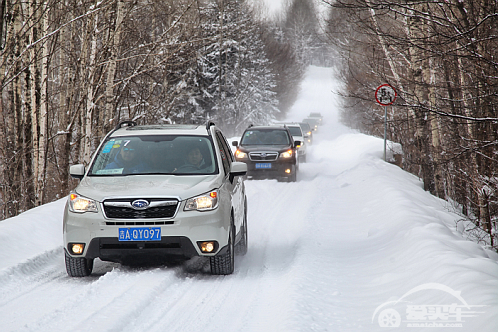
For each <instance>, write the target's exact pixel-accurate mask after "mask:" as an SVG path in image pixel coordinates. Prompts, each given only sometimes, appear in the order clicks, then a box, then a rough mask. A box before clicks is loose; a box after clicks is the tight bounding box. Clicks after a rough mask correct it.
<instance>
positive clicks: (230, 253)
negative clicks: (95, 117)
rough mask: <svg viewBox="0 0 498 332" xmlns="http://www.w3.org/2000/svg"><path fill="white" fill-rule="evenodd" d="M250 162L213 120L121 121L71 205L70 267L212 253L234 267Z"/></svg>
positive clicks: (76, 173)
mask: <svg viewBox="0 0 498 332" xmlns="http://www.w3.org/2000/svg"><path fill="white" fill-rule="evenodd" d="M246 172H247V166H246V164H245V163H243V162H237V161H235V159H234V157H233V154H232V152H231V149H230V147H229V145H228V144H227V140H226V138H225V137H224V135H223V134H222V132H221V131H220V130H219V129H218V128H217V127H216V126H215V125H214V124H213V123H212V122H208V123H207V124H206V126H199V125H148V126H137V125H136V124H135V123H134V122H131V121H127V122H124V123H121V124H120V125H118V127H117V128H116V129H115V130H113V131H111V132H110V133H109V134H108V135H107V136H106V137H105V139H104V140H103V142H102V143H101V144H100V146H99V148H98V150H97V152H96V153H95V155H94V156H93V158H92V161H91V163H90V166H89V167H88V169H86V168H85V166H84V165H74V166H71V168H70V174H71V176H73V177H75V178H79V179H81V181H80V183H79V185H78V186H77V187H76V189H75V190H74V191H73V192H72V193H71V194H70V195H69V197H68V201H67V204H66V208H65V210H64V221H63V222H64V227H63V231H64V249H65V261H66V270H67V273H68V274H69V275H70V276H71V277H84V276H88V275H90V274H91V273H92V269H93V261H94V259H95V258H100V259H101V260H103V261H112V262H118V263H127V262H137V261H138V262H142V261H145V260H146V261H149V260H150V259H153V260H157V259H159V260H164V259H170V258H182V259H188V258H191V257H194V256H207V257H209V260H210V267H211V273H212V274H221V275H225V274H231V273H232V272H233V270H234V254H235V252H237V253H240V254H245V253H246V252H247V198H246V194H245V187H244V182H243V176H244V175H245V174H246Z"/></svg>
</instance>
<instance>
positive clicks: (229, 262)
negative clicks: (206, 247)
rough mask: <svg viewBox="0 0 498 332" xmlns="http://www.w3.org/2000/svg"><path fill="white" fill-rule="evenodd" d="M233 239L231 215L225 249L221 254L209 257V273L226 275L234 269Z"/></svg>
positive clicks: (233, 229) (233, 230)
mask: <svg viewBox="0 0 498 332" xmlns="http://www.w3.org/2000/svg"><path fill="white" fill-rule="evenodd" d="M234 241H235V227H234V225H233V216H231V217H230V235H229V236H228V244H227V247H228V248H227V251H226V253H224V254H223V255H217V256H212V257H209V263H210V265H211V274H214V275H227V274H232V273H233V270H234Z"/></svg>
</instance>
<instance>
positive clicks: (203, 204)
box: [184, 190, 218, 211]
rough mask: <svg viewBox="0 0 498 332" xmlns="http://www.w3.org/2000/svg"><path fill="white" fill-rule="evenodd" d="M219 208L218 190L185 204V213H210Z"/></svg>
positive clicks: (189, 200)
mask: <svg viewBox="0 0 498 332" xmlns="http://www.w3.org/2000/svg"><path fill="white" fill-rule="evenodd" d="M217 207H218V190H213V191H211V192H209V193H206V194H204V195H200V196H197V197H193V198H190V199H188V200H187V202H186V203H185V208H184V211H194V210H197V211H209V210H214V209H216V208H217Z"/></svg>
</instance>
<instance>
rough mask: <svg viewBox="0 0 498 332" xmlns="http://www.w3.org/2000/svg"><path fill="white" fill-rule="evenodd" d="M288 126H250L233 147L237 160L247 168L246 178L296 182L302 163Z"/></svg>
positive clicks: (296, 143)
mask: <svg viewBox="0 0 498 332" xmlns="http://www.w3.org/2000/svg"><path fill="white" fill-rule="evenodd" d="M300 144H301V142H300V141H294V139H293V137H292V134H291V132H290V131H289V128H288V127H287V126H285V125H271V126H249V128H247V129H246V130H245V131H244V133H243V134H242V136H241V138H240V142H237V141H234V142H232V145H233V146H235V147H237V150H236V151H235V160H237V161H241V162H244V163H246V164H247V177H248V178H250V179H251V178H252V179H258V178H274V179H277V180H287V181H290V182H294V181H296V180H297V172H298V169H299V160H298V154H297V146H299V145H300Z"/></svg>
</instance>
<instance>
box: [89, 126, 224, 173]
mask: <svg viewBox="0 0 498 332" xmlns="http://www.w3.org/2000/svg"><path fill="white" fill-rule="evenodd" d="M217 172H218V170H217V163H216V160H215V158H214V150H213V144H212V142H211V140H210V139H209V137H207V136H187V135H156V136H147V135H144V136H126V137H111V138H108V139H107V141H106V142H104V143H103V144H102V146H101V148H100V150H99V151H98V153H97V156H96V158H95V160H94V162H93V164H92V165H91V168H90V171H89V175H94V176H122V175H130V174H135V175H137V174H175V175H178V174H181V175H185V174H216V173H217Z"/></svg>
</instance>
